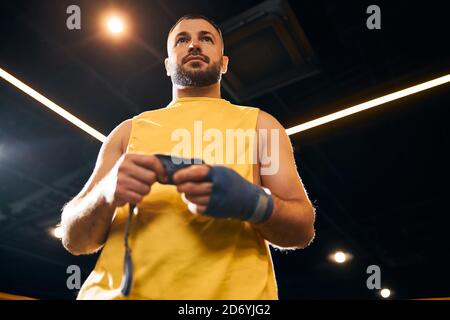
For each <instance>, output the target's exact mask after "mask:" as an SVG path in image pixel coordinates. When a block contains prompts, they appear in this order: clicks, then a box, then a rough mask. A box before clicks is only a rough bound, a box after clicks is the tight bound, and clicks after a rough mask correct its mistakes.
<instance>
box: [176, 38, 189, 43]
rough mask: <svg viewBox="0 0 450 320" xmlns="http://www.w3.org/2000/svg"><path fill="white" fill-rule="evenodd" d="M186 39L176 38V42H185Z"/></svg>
mask: <svg viewBox="0 0 450 320" xmlns="http://www.w3.org/2000/svg"><path fill="white" fill-rule="evenodd" d="M186 41H187V39H186V38H178V40H177V42H176V43H177V44H178V43H181V42H186Z"/></svg>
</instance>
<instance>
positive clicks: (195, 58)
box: [185, 57, 206, 63]
mask: <svg viewBox="0 0 450 320" xmlns="http://www.w3.org/2000/svg"><path fill="white" fill-rule="evenodd" d="M193 60H200V61H203V62H206V61H205V59H203V58H201V57H189V58H187V59H186V62H185V63H188V62H189V61H193Z"/></svg>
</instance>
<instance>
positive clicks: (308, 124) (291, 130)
mask: <svg viewBox="0 0 450 320" xmlns="http://www.w3.org/2000/svg"><path fill="white" fill-rule="evenodd" d="M0 77H2V78H3V79H5V80H6V81H8V82H9V83H11V84H13V85H14V86H16V87H17V88H19V89H20V90H22V91H23V92H25V93H26V94H28V95H30V96H31V97H33V98H34V99H36V100H38V101H39V102H41V103H42V104H44V105H45V106H46V107H48V108H49V109H51V110H53V111H54V112H56V113H58V114H59V115H61V116H62V117H64V118H65V119H67V120H68V121H70V122H71V123H73V124H74V125H76V126H77V127H79V128H80V129H82V130H84V131H85V132H87V133H89V134H90V135H91V136H93V137H94V138H96V139H98V140H100V141H101V142H104V141H105V140H106V136H104V135H103V134H101V133H100V132H98V131H97V130H95V129H94V128H92V127H91V126H89V125H87V124H86V123H84V122H83V121H81V120H80V119H78V118H77V117H75V116H74V115H72V114H70V113H69V112H67V111H66V110H64V109H63V108H61V107H60V106H58V105H57V104H56V103H54V102H52V101H50V100H49V99H47V98H46V97H44V96H43V95H41V94H40V93H38V92H36V91H35V90H33V89H32V88H30V87H29V86H27V85H26V84H24V83H23V82H21V81H20V80H18V79H17V78H15V77H14V76H12V75H11V74H9V73H8V72H6V71H5V70H3V69H1V68H0ZM447 82H450V74H448V75H445V76H442V77H440V78H436V79H433V80H430V81H427V82H424V83H421V84H418V85H415V86H412V87H409V88H406V89H403V90H400V91H396V92H393V93H390V94H387V95H384V96H382V97H379V98H376V99H372V100H369V101H367V102H364V103H361V104H358V105H356V106H353V107H349V108H346V109H344V110H341V111H338V112H334V113H332V114H329V115H327V116H324V117H320V118H317V119H315V120H312V121H308V122H305V123H302V124H300V125H297V126H294V127H291V128H288V129H286V133H287V134H288V135H292V134H295V133H298V132H302V131H305V130H308V129H311V128H314V127H317V126H320V125H322V124H325V123H328V122H331V121H335V120H337V119H340V118H343V117H347V116H349V115H352V114H354V113H357V112H361V111H364V110H367V109H370V108H373V107H376V106H379V105H382V104H384V103H387V102H390V101H393V100H397V99H400V98H403V97H406V96H408V95H411V94H414V93H417V92H420V91H424V90H427V89H430V88H433V87H436V86H439V85H442V84H444V83H447Z"/></svg>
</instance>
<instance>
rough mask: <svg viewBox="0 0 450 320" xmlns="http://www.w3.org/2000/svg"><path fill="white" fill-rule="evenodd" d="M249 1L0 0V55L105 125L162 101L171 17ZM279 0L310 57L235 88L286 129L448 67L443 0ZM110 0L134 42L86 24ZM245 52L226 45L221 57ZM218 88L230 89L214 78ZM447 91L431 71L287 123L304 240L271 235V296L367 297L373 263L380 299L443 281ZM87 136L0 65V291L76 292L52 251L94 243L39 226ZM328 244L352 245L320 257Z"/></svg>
mask: <svg viewBox="0 0 450 320" xmlns="http://www.w3.org/2000/svg"><path fill="white" fill-rule="evenodd" d="M260 2H261V1H239V2H238V1H207V0H195V1H175V0H169V1H49V0H45V1H1V2H0V36H1V37H0V38H1V44H0V67H1V68H4V69H5V70H6V71H8V72H10V73H12V74H13V75H15V76H16V77H18V78H19V79H21V80H22V81H24V82H25V83H27V84H29V85H30V86H31V87H32V88H34V89H35V90H37V91H38V92H41V93H43V94H44V95H45V96H47V97H48V98H50V99H52V100H53V101H55V102H56V103H59V104H61V105H62V106H63V107H65V108H66V109H67V110H68V111H69V112H71V113H73V114H74V115H76V116H78V117H80V118H81V119H82V120H84V121H86V122H87V123H89V124H90V125H91V126H93V127H94V128H96V129H97V130H99V131H100V132H102V133H103V134H105V135H106V134H108V133H109V132H110V131H111V130H112V129H113V128H114V127H115V126H117V125H118V124H119V123H120V122H122V121H123V120H125V119H128V118H130V117H132V116H133V115H136V114H138V113H140V112H143V111H145V110H151V109H156V108H161V107H164V106H166V105H167V103H168V102H169V101H170V100H171V83H170V79H169V78H167V77H166V76H165V71H164V66H163V63H162V59H164V57H165V56H166V48H165V45H166V43H165V41H166V35H167V32H168V30H169V29H170V27H171V25H172V24H173V23H174V22H175V21H176V20H177V18H178V17H180V16H181V15H183V14H185V13H190V12H196V13H202V14H205V15H207V16H209V17H210V18H212V19H214V20H215V21H216V22H217V23H218V24H219V25H223V24H225V23H226V22H227V21H229V20H230V19H232V18H233V17H235V16H237V15H239V14H241V13H242V12H244V11H245V10H247V9H249V8H252V7H254V6H255V5H257V4H259V3H260ZM288 3H289V4H290V7H291V9H292V11H293V12H294V14H295V17H296V19H297V20H298V23H299V24H300V25H301V27H302V28H303V31H304V33H305V35H306V37H307V39H308V40H309V43H310V46H311V48H312V50H313V51H314V54H315V57H316V58H317V65H316V67H317V69H318V70H320V72H317V73H316V74H314V75H311V76H308V77H305V78H302V79H299V80H297V81H293V82H291V83H289V84H284V85H282V86H279V87H273V88H269V90H266V92H265V93H259V94H258V95H256V96H254V97H251V98H248V99H243V100H242V101H239V103H240V104H243V105H250V106H257V107H259V108H261V109H263V110H265V111H267V112H269V113H271V114H272V115H273V116H275V117H276V118H277V119H278V120H279V121H280V122H281V123H282V124H283V125H284V126H285V127H286V128H288V127H291V126H293V125H296V124H300V123H303V122H305V121H308V120H312V119H315V118H317V117H319V116H323V115H327V114H329V113H331V112H334V111H338V110H341V109H343V108H345V107H348V106H352V105H355V104H357V103H361V102H365V101H367V100H369V99H371V98H376V97H379V96H381V95H383V94H387V93H390V92H393V91H395V90H398V89H403V88H406V87H408V86H410V85H414V84H417V83H420V82H423V81H427V80H431V79H433V78H436V77H439V76H443V75H445V74H448V73H449V70H450V64H449V62H450V54H449V45H448V43H449V41H448V37H449V36H448V35H449V29H450V27H449V26H448V22H447V21H448V18H447V16H446V10H445V9H446V7H445V5H444V4H445V2H444V1H442V2H431V1H423V2H417V3H411V2H407V1H377V2H368V1H332V0H316V1H293V0H291V1H288ZM70 4H77V5H79V6H80V7H81V11H82V29H81V30H78V31H70V30H68V29H67V28H66V19H67V16H68V15H67V14H66V8H67V6H68V5H70ZM371 4H377V5H378V6H380V8H381V14H382V18H381V23H382V24H381V26H382V28H381V30H369V29H367V27H366V19H367V17H368V14H367V13H366V8H367V7H368V6H369V5H371ZM111 5H115V6H116V7H118V8H120V9H122V10H123V11H125V12H127V13H128V15H129V18H130V20H131V21H132V23H133V33H134V34H135V35H138V36H139V38H140V39H142V41H143V43H144V44H145V46H143V45H142V44H141V45H138V44H136V43H131V42H127V40H124V41H116V42H113V41H108V40H107V39H104V38H103V37H101V36H100V35H99V33H98V32H99V30H98V29H99V26H98V17H99V15H100V14H101V13H102V12H103V11H104V10H105V8H107V7H109V6H111ZM225 46H226V43H225ZM152 52H153V53H152ZM225 53H227V52H226V48H225ZM257 56H258V55H257V53H255V55H254V56H249V55H247V56H240V57H239V58H238V59H239V61H238V62H239V63H237V62H236V63H235V67H236V68H238V66H241V65H245V64H246V63H247V62H248V63H251V62H252V60H253V59H256V58H257ZM240 59H242V60H240ZM230 68H233V60H232V61H231V64H230ZM236 71H239V70H236ZM225 79H226V77H225ZM238 93H239V92H238ZM223 97H224V98H226V99H229V100H230V101H232V102H236V101H234V100H233V98H232V97H231V94H230V93H229V92H227V91H226V90H223ZM449 102H450V92H449V86H448V84H447V85H443V86H440V87H436V88H433V89H431V90H427V91H424V92H422V93H419V94H416V95H413V96H409V97H406V98H403V99H400V100H397V101H394V102H391V103H388V104H386V105H383V106H380V107H378V108H375V109H372V110H368V111H364V112H362V113H358V114H356V115H352V116H350V117H348V118H344V119H341V120H339V121H336V122H333V123H329V124H326V125H323V126H320V127H317V128H313V129H311V130H308V131H305V132H302V133H299V134H296V135H293V136H291V141H292V143H293V147H294V152H295V157H296V161H297V166H298V170H299V174H300V176H301V177H302V180H303V183H304V185H305V188H306V190H307V192H308V194H309V197H310V199H311V200H312V201H313V203H314V205H315V207H316V209H317V222H316V230H317V232H316V239H315V240H314V242H313V243H312V245H311V246H310V247H308V248H307V249H305V250H297V251H290V252H280V251H278V250H272V254H273V260H274V265H275V271H276V276H277V280H278V285H279V294H280V298H281V299H379V294H378V292H377V291H371V290H368V289H367V287H366V279H367V277H368V275H367V274H366V269H367V267H368V266H369V265H374V264H375V265H378V266H380V268H381V273H382V278H381V279H382V285H383V287H388V288H390V289H391V291H392V293H393V294H392V296H391V298H392V299H414V298H427V297H441V296H450V276H449V274H448V270H449V267H450V259H449V250H448V245H449V240H448V234H449V231H448V230H449V222H450V219H449V211H450V210H449V209H448V208H449V206H448V199H449V197H448V190H449V188H448V178H449V169H448V164H449V156H448V152H447V149H448V146H449V125H448V120H449V107H450V106H449ZM99 148H100V143H99V142H98V141H97V140H95V139H93V138H92V137H90V136H88V135H87V134H85V133H84V132H83V131H81V130H79V129H77V128H75V127H74V126H73V125H71V124H68V122H67V121H65V120H64V119H62V118H61V117H59V116H58V115H56V114H55V113H53V112H49V110H48V109H47V108H45V107H43V106H42V105H41V104H39V103H38V102H36V101H35V100H33V99H32V98H30V97H28V96H26V95H24V94H23V93H22V92H20V91H18V90H17V89H16V88H15V87H13V86H11V85H10V84H9V83H7V82H5V81H4V80H3V79H2V80H0V261H1V264H0V291H2V292H8V293H14V294H20V295H26V296H31V297H35V298H42V299H73V298H74V297H75V296H76V291H70V290H68V289H67V287H66V278H67V274H66V268H67V266H68V265H71V264H77V265H79V266H81V267H82V269H83V279H84V278H85V277H86V276H87V275H88V274H89V272H90V270H91V269H92V268H93V265H94V263H95V260H96V258H97V257H96V256H95V255H93V256H83V257H74V256H71V255H70V254H69V253H67V252H65V251H64V249H63V248H62V246H61V243H60V241H58V240H56V239H54V238H52V237H51V236H49V234H48V228H50V227H52V226H54V225H55V224H56V223H57V222H58V221H59V216H60V212H61V208H62V206H63V205H64V203H66V202H67V201H69V200H70V199H71V198H72V197H73V196H75V195H76V194H77V193H78V192H79V191H80V189H81V188H82V186H83V185H84V183H85V182H86V180H87V178H88V177H89V175H90V173H91V172H92V169H93V167H94V164H95V159H96V157H97V153H98V151H99ZM337 249H341V250H344V251H346V252H350V253H351V254H352V255H353V259H352V260H351V261H349V262H348V263H345V264H343V265H337V264H334V263H332V262H330V261H329V260H328V259H327V257H328V255H329V254H330V253H332V252H334V251H335V250H337Z"/></svg>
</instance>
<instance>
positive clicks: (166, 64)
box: [164, 58, 170, 77]
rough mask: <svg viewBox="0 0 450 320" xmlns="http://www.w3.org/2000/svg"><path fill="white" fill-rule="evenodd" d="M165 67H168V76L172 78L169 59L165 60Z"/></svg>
mask: <svg viewBox="0 0 450 320" xmlns="http://www.w3.org/2000/svg"><path fill="white" fill-rule="evenodd" d="M164 65H165V66H166V73H167V76H168V77H170V64H169V58H166V59H164Z"/></svg>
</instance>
